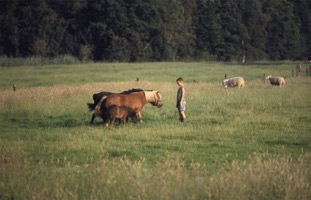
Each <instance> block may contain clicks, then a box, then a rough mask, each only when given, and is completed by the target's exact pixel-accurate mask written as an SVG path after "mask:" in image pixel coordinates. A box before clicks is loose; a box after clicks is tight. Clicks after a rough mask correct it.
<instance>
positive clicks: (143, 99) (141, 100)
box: [100, 91, 163, 122]
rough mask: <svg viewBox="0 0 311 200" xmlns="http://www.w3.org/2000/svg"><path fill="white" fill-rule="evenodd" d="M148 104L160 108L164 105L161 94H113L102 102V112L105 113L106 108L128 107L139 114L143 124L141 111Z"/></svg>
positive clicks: (152, 92)
mask: <svg viewBox="0 0 311 200" xmlns="http://www.w3.org/2000/svg"><path fill="white" fill-rule="evenodd" d="M147 103H151V104H152V105H153V106H157V107H158V108H160V107H161V106H162V105H163V103H162V99H161V94H160V93H159V92H158V91H142V92H133V93H131V94H127V95H125V94H111V95H109V96H108V97H107V98H106V99H105V100H104V101H103V102H102V104H101V106H100V110H101V112H102V113H103V112H105V109H106V108H109V107H110V106H112V105H116V106H126V107H129V108H131V109H133V110H134V111H135V112H136V113H137V115H138V117H139V119H140V122H143V119H142V116H141V113H140V111H141V109H142V108H143V107H144V106H145V105H146V104H147Z"/></svg>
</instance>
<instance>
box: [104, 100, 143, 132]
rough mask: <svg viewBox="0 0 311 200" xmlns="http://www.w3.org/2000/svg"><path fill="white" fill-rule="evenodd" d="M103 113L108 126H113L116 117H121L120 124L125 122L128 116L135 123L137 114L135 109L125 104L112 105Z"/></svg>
mask: <svg viewBox="0 0 311 200" xmlns="http://www.w3.org/2000/svg"><path fill="white" fill-rule="evenodd" d="M103 113H105V116H104V117H103V119H106V120H107V121H108V122H109V127H110V128H111V127H112V126H113V124H114V121H115V119H116V118H118V119H121V122H122V124H125V122H126V119H127V117H130V118H131V119H132V121H133V122H134V123H135V124H136V123H137V114H136V112H135V110H133V109H131V108H129V107H126V106H116V105H112V106H110V107H108V108H107V110H105V112H103Z"/></svg>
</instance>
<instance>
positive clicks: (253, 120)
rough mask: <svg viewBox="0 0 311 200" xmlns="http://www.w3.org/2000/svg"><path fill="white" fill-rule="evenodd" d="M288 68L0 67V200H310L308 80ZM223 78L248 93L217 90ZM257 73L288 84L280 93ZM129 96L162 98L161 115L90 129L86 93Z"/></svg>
mask: <svg viewBox="0 0 311 200" xmlns="http://www.w3.org/2000/svg"><path fill="white" fill-rule="evenodd" d="M293 66H295V63H292V62H279V63H273V62H271V63H268V62H262V63H254V64H246V65H240V64H229V63H217V62H215V63H213V62H211V63H204V62H201V63H132V64H128V63H95V64H83V65H82V64H81V65H54V66H53V65H52V66H41V67H38V66H36V67H31V66H29V67H9V68H5V67H2V68H0V72H1V73H0V78H1V79H0V116H1V118H0V123H1V127H0V199H311V185H310V184H311V166H310V165H311V159H310V158H311V134H310V133H311V90H310V84H311V78H310V77H306V76H301V77H297V78H296V77H295V78H292V77H291V74H292V71H291V70H292V67H293ZM304 66H308V64H307V63H304ZM303 69H304V68H303ZM225 73H226V74H227V75H228V77H232V76H243V77H244V78H245V80H246V87H245V88H244V89H227V90H225V89H223V88H222V87H221V84H220V82H221V81H222V79H223V78H224V74H225ZM263 74H266V75H270V74H271V75H280V76H283V77H286V85H285V87H284V88H283V89H281V88H278V87H272V86H271V85H270V84H269V83H268V82H266V83H264V81H263V80H262V77H263ZM179 76H182V77H184V79H185V86H186V92H187V93H186V95H187V96H186V98H187V110H186V113H187V122H186V123H185V124H181V123H179V122H178V113H177V110H176V108H175V98H176V92H177V87H178V86H177V84H176V83H175V80H176V78H177V77H179ZM137 78H139V81H136V79H137ZM13 84H15V85H16V88H17V90H16V91H15V92H13V90H12V85H13ZM131 88H143V89H154V90H159V91H160V93H161V95H162V97H163V102H164V106H163V107H162V108H160V109H159V108H156V107H153V106H152V105H146V106H145V107H144V109H143V110H142V115H143V118H144V123H142V124H137V125H134V124H132V123H128V124H126V125H125V126H115V127H114V128H113V129H112V130H109V129H107V128H105V127H104V126H103V125H102V122H101V120H100V119H98V118H97V119H96V123H95V125H90V124H89V121H90V118H91V112H89V111H88V110H87V106H86V103H87V102H92V98H91V96H92V94H93V93H96V92H99V91H111V92H121V91H124V90H128V89H131Z"/></svg>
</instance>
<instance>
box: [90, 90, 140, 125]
mask: <svg viewBox="0 0 311 200" xmlns="http://www.w3.org/2000/svg"><path fill="white" fill-rule="evenodd" d="M141 91H143V90H142V89H140V88H137V89H136V88H133V89H130V90H127V91H123V92H121V93H120V94H130V93H132V92H141ZM111 94H115V93H112V92H106V91H103V92H99V93H95V94H93V96H92V97H93V101H94V103H87V106H88V108H89V111H93V110H94V112H93V114H92V118H91V121H90V123H91V124H93V123H94V120H95V118H96V117H102V113H101V111H100V105H101V104H102V102H103V101H104V99H106V98H107V97H108V96H109V95H111ZM103 119H104V118H103Z"/></svg>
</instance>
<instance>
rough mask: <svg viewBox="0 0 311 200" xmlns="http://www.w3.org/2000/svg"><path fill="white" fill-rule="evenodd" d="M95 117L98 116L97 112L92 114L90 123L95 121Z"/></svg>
mask: <svg viewBox="0 0 311 200" xmlns="http://www.w3.org/2000/svg"><path fill="white" fill-rule="evenodd" d="M95 117H96V116H95V114H94V113H93V114H92V119H91V121H90V124H93V123H94V119H95Z"/></svg>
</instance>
